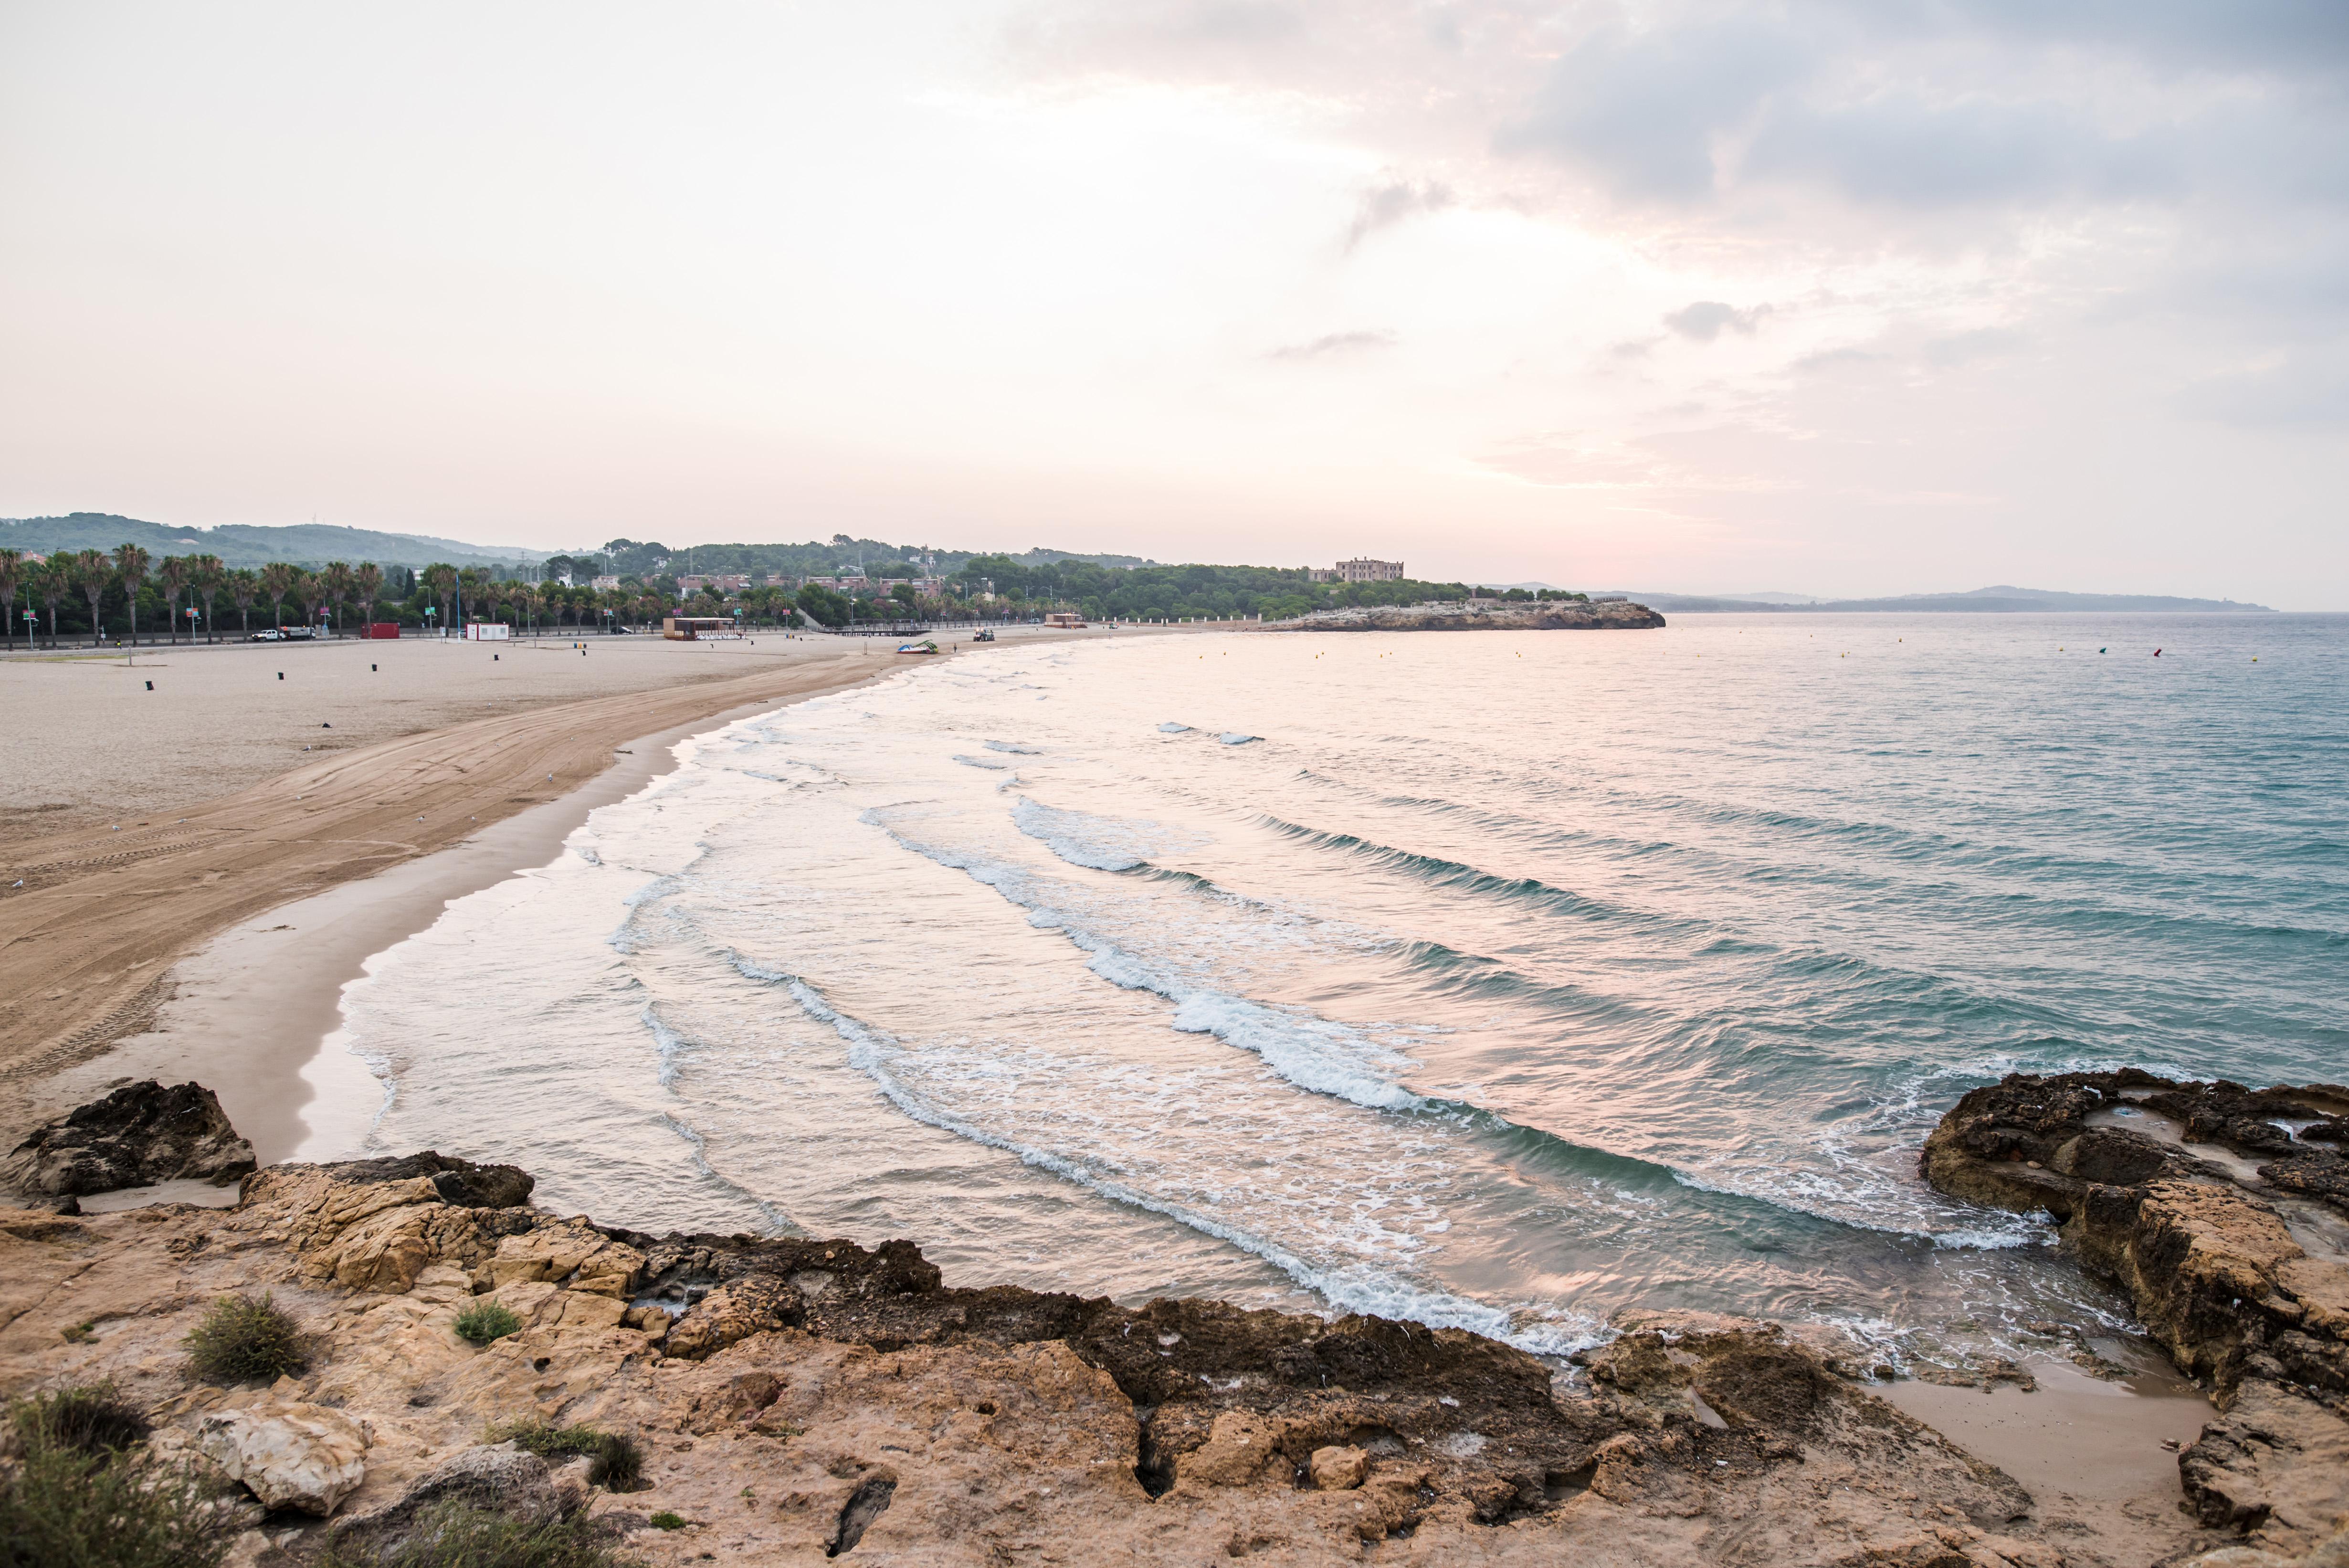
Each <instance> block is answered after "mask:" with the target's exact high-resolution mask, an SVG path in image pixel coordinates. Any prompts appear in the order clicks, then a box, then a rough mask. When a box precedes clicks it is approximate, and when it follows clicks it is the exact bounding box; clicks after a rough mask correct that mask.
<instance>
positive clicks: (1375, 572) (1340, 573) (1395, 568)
mask: <svg viewBox="0 0 2349 1568" xmlns="http://www.w3.org/2000/svg"><path fill="white" fill-rule="evenodd" d="M1333 570H1334V573H1335V575H1336V577H1337V579H1338V581H1339V582H1340V583H1396V582H1400V581H1402V562H1400V561H1372V560H1371V559H1370V558H1369V557H1368V556H1359V555H1358V556H1356V557H1355V558H1354V559H1353V560H1351V561H1340V562H1338V564H1337V566H1336V567H1335V568H1334V569H1333Z"/></svg>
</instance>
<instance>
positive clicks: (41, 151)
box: [0, 0, 2349, 609]
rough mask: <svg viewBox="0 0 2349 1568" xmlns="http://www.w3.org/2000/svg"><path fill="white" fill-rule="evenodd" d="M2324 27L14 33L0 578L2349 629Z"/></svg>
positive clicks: (1094, 9)
mask: <svg viewBox="0 0 2349 1568" xmlns="http://www.w3.org/2000/svg"><path fill="white" fill-rule="evenodd" d="M2344 481H2349V5H2343V4H2341V3H2340V0H2308V3H2302V0H2227V3H2225V4H2216V3H2213V0H1786V3H1780V4H1706V3H1698V0H1632V3H1617V0H1590V3H1584V0H1568V3H1537V0H1522V3H1521V0H1458V3H1433V0H1431V3H1425V4H1407V3H1392V4H1387V3H1371V0H1312V3H1309V4H1306V3H1295V0H1104V3H1092V0H967V3H963V4H953V5H942V4H926V3H922V0H860V3H859V4H857V5H838V4H727V3H718V0H710V3H694V4H682V5H665V6H652V5H626V6H621V5H599V4H595V3H593V0H564V4H560V5H552V4H549V5H538V4H528V3H510V4H501V5H488V6H485V5H479V4H468V5H442V4H435V3H432V0H410V3H409V4H405V5H398V6H373V7H360V6H341V5H315V4H306V5H290V4H289V5H269V4H240V3H237V0H217V3H213V4H208V5H202V6H191V5H181V4H152V5H140V4H111V3H109V0H58V3H47V4H28V3H26V0H0V515H8V516H33V515H45V514H50V513H56V512H62V511H117V512H123V513H127V514H129V515H132V516H138V517H143V518H149V519H151V520H154V521H161V522H169V523H176V524H181V525H187V524H195V525H211V524H216V523H222V522H251V523H287V522H305V521H310V520H311V519H313V518H314V517H315V518H316V520H317V521H325V522H339V523H347V524H351V525H354V526H358V527H365V528H381V529H389V530H394V531H414V532H422V533H432V534H439V535H444V536H450V537H456V538H461V539H468V540H473V541H478V542H484V543H501V544H504V543H511V544H520V545H524V546H529V547H533V548H539V549H545V550H550V551H551V550H557V549H567V548H572V547H575V546H585V545H594V544H598V543H601V542H604V541H605V540H607V539H610V538H613V537H616V536H622V535H625V536H627V537H630V538H636V539H647V538H653V539H659V540H662V541H665V542H668V543H671V544H684V543H688V542H709V541H741V542H765V541H799V540H805V539H811V538H824V537H829V536H831V535H832V534H833V533H835V532H848V533H851V534H855V535H859V536H871V537H878V538H882V539H888V540H897V541H903V542H908V543H921V542H927V543H930V544H934V545H936V546H940V547H944V548H959V549H969V548H1008V549H1012V550H1020V549H1025V548H1028V547H1029V546H1031V545H1049V546H1051V547H1055V548H1059V549H1065V550H1075V551H1114V552H1133V553H1136V554H1143V555H1148V556H1152V557H1154V558H1157V559H1160V560H1171V561H1199V560H1204V561H1222V562H1262V563H1269V564H1301V563H1306V562H1317V563H1318V562H1328V561H1330V560H1332V559H1335V558H1337V557H1340V556H1345V555H1354V554H1364V555H1373V556H1380V557H1383V558H1388V559H1400V560H1402V561H1403V562H1405V563H1406V565H1407V566H1408V567H1409V569H1410V570H1411V572H1412V573H1413V575H1414V576H1427V577H1431V578H1437V579H1448V578H1471V579H1481V580H1485V581H1520V580H1531V581H1544V582H1549V583H1557V584H1560V585H1566V586H1582V587H1645V588H1653V589H1674V590H1679V591H1682V592H1714V593H1735V592H1746V591H1768V590H1779V591H1791V592H1801V593H1822V594H1872V593H1909V592H1927V591H1934V590H1950V589H1964V588H1971V587H1976V586H1981V585H1983V584H1985V583H2021V584H2024V585H2029V586H2038V587H2054V588H2069V589H2075V590H2085V591H2109V592H2139V593H2187V594H2195V595H2205V596H2227V597H2233V598H2237V599H2244V600H2254V601H2258V602H2261V603H2269V604H2274V605H2277V606H2279V607H2284V608H2300V609H2349V518H2345V517H2344V503H2343V498H2344V494H2349V483H2344Z"/></svg>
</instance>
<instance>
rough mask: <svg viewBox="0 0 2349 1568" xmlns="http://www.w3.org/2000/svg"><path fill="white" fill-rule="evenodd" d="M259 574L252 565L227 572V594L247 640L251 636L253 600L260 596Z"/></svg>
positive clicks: (250, 638)
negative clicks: (234, 606)
mask: <svg viewBox="0 0 2349 1568" xmlns="http://www.w3.org/2000/svg"><path fill="white" fill-rule="evenodd" d="M261 592H262V590H261V574H260V573H257V572H255V571H254V569H253V568H252V567H250V566H240V567H238V568H237V569H236V570H235V571H233V572H232V573H229V574H228V596H229V599H230V600H231V602H232V603H234V604H235V605H236V619H237V624H238V625H239V626H240V627H242V628H243V632H244V635H245V639H246V640H247V641H248V642H249V641H251V640H252V637H253V602H254V600H255V599H258V598H260V597H261Z"/></svg>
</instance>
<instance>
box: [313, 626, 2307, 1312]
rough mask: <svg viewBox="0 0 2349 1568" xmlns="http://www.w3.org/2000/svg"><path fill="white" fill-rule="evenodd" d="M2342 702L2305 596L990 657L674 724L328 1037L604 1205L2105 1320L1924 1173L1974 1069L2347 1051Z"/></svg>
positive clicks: (1164, 1268)
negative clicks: (2181, 605) (497, 1038)
mask: <svg viewBox="0 0 2349 1568" xmlns="http://www.w3.org/2000/svg"><path fill="white" fill-rule="evenodd" d="M2157 647H2158V648H2159V649H2160V650H2161V652H2160V655H2159V656H2158V658H2157V657H2156V656H2154V650H2155V649H2156V648H2157ZM2099 649H2102V650H2105V651H2102V652H2099V651H2098V650H2099ZM2344 690H2349V617H2323V616H2258V617H2251V616H2243V617H2177V616H2109V617H2089V616H2051V617H2020V616H1988V615H1986V616H1948V615H1943V616H1919V617H1912V618H1902V617H1891V616H1844V615H1837V616H1825V615H1775V616H1753V617H1744V616H1736V617H1733V616H1688V617H1682V618H1680V619H1679V620H1677V621H1676V622H1675V624H1673V625H1671V627H1669V628H1667V629H1666V630H1663V631H1661V632H1650V633H1606V634H1568V633H1548V634H1541V633H1533V634H1417V635H1413V634H1347V635H1324V636H1309V635H1281V634H1213V635H1198V636H1179V637H1126V636H1112V635H1104V636H1103V637H1102V638H1101V639H1100V640H1099V641H1098V642H1095V643H1093V644H1089V645H1067V644H1063V645H1050V646H1038V647H1030V648H1012V647H1006V648H999V649H998V650H995V651H992V652H988V653H985V654H977V655H968V656H957V657H956V658H954V659H952V660H948V661H945V662H943V663H941V664H939V665H931V666H926V667H924V668H922V669H920V670H916V671H909V672H908V673H907V674H905V676H900V677H898V678H896V679H895V680H893V681H892V682H890V683H888V684H886V685H885V686H881V687H878V688H870V689H867V690H864V691H861V692H856V693H851V694H845V695H843V696H839V697H835V698H830V699H825V700H823V701H820V702H816V703H811V704H807V705H803V706H802V707H794V708H791V709H787V710H784V711H783V712H781V713H780V714H777V715H772V716H770V717H766V718H763V719H759V720H754V721H750V722H748V723H745V724H741V725H737V726H733V727H730V728H728V729H726V730H724V731H721V732H719V733H717V734H714V735H712V736H709V737H706V738H703V739H701V740H700V741H698V742H695V743H692V744H691V745H690V746H688V748H687V755H686V757H685V759H684V761H683V764H682V766H681V767H680V768H679V769H678V771H677V772H676V773H674V774H672V775H670V776H668V777H667V778H665V779H662V780H660V781H658V782H657V783H656V784H655V785H654V786H652V787H651V788H650V789H647V791H646V792H645V793H643V794H641V795H639V796H638V797H636V798H635V799H632V800H630V801H627V802H624V803H622V804H620V805H617V806H614V807H610V808H606V809H605V810H602V811H599V812H598V813H596V815H595V819H594V820H593V821H591V823H590V824H589V825H588V827H587V828H585V829H584V830H582V831H581V832H580V833H579V834H578V835H576V836H575V837H574V840H573V841H572V844H571V846H570V848H569V849H568V851H566V853H565V855H564V858H563V859H562V860H560V861H557V862H556V863H555V864H554V865H552V866H549V867H546V868H543V870H541V871H538V872H533V873H531V874H529V875H527V876H524V877H522V878H518V879H516V880H515V881H514V882H510V883H507V884H505V885H503V886H502V887H501V888H497V889H492V890H491V891H490V892H486V893H483V894H481V895H477V896H476V897H475V898H474V899H471V900H466V901H461V902H460V903H458V904H457V905H454V906H452V907H451V909H450V912H449V913H448V915H447V916H445V917H444V918H443V920H442V921H441V922H440V924H438V925H437V926H436V927H435V928H434V929H433V930H432V931H430V932H428V933H426V934H423V935H421V936H419V937H418V938H416V939H414V940H412V941H411V942H409V943H406V944H401V945H400V946H399V947H398V948H395V949H393V950H391V951H390V952H388V953H387V954H381V955H379V956H378V959H377V960H376V961H375V962H374V963H373V965H371V969H372V970H373V975H372V977H371V978H370V979H369V980H368V981H367V982H366V983H364V984H362V985H359V986H357V987H355V988H354V990H353V991H352V993H351V994H350V995H349V996H348V998H347V1016H348V1019H349V1021H350V1025H351V1032H352V1036H353V1038H354V1039H355V1041H356V1043H357V1048H359V1049H360V1050H361V1051H362V1053H363V1054H365V1055H366V1056H367V1057H368V1058H369V1060H370V1061H371V1062H372V1063H373V1064H374V1065H375V1066H376V1067H377V1068H378V1071H379V1072H381V1073H382V1074H383V1075H384V1076H385V1078H387V1080H388V1084H389V1085H390V1087H391V1090H392V1096H391V1103H390V1108H389V1109H388V1111H387V1114H386V1116H385V1119H384V1120H383V1122H382V1124H381V1126H380V1127H379V1129H378V1134H377V1138H378V1143H379V1144H381V1145H383V1146H387V1147H388V1146H397V1147H400V1148H406V1147H410V1146H419V1145H422V1144H425V1143H431V1144H434V1145H436V1146H437V1147H440V1148H441V1149H443V1150H451V1149H459V1148H461V1149H464V1150H466V1151H468V1152H495V1153H497V1154H498V1155H500V1157H504V1158H515V1159H520V1160H523V1161H524V1162H525V1163H528V1164H530V1165H531V1166H532V1168H533V1170H536V1171H539V1172H540V1173H541V1175H542V1177H543V1181H545V1187H544V1188H543V1191H544V1192H545V1193H546V1194H547V1195H549V1196H550V1197H551V1198H552V1199H554V1201H556V1202H559V1203H562V1204H564V1205H567V1206H574V1207H576V1208H580V1209H584V1210H587V1211H590V1212H595V1213H596V1214H597V1215H598V1216H599V1217H604V1218H608V1219H614V1220H626V1221H629V1222H636V1223H642V1224H647V1225H661V1224H669V1223H688V1222H689V1223H694V1224H697V1225H700V1226H710V1225H719V1226H724V1227H729V1228H745V1229H750V1228H761V1227H781V1228H799V1229H806V1230H811V1231H817V1232H821V1233H826V1234H833V1233H844V1234H850V1235H854V1236H857V1237H858V1238H860V1239H864V1240H867V1241H871V1240H878V1239H880V1238H882V1237H884V1236H886V1235H900V1234H902V1235H909V1236H912V1237H914V1238H915V1239H916V1240H918V1241H920V1242H922V1243H924V1245H925V1246H926V1249H927V1250H928V1251H929V1252H930V1253H931V1255H933V1256H934V1257H936V1258H937V1259H938V1260H939V1261H940V1262H941V1263H942V1264H945V1265H946V1266H947V1268H948V1270H949V1273H950V1275H951V1276H953V1277H957V1278H961V1279H965V1280H971V1281H978V1280H982V1279H988V1280H993V1279H1003V1280H1016V1281H1019V1282H1021V1283H1028V1284H1042V1285H1051V1286H1056V1287H1059V1288H1074V1289H1083V1290H1087V1291H1107V1292H1113V1293H1116V1294H1121V1295H1127V1296H1137V1295H1152V1294H1161V1293H1166V1292H1212V1293H1214V1294H1217V1295H1227V1296H1234V1297H1237V1298H1241V1299H1247V1300H1263V1301H1268V1302H1278V1303H1280V1304H1283V1305H1306V1306H1312V1307H1317V1308H1319V1309H1322V1310H1340V1309H1361V1310H1374V1311H1381V1312H1386V1313H1390V1314H1394V1315H1410V1316H1415V1317H1419V1318H1422V1319H1423V1320H1426V1321H1430V1322H1445V1323H1457V1324H1461V1325H1464V1326H1472V1327H1476V1328H1480V1329H1483V1330H1485V1331H1487V1332H1493V1333H1498V1334H1503V1335H1506V1336H1509V1337H1511V1338H1513V1339H1515V1340H1516V1341H1517V1342H1519V1343H1522V1344H1526V1345H1527V1346H1530V1347H1533V1348H1537V1349H1542V1350H1551V1351H1555V1350H1560V1349H1565V1348H1568V1347H1570V1346H1573V1345H1575V1344H1578V1343H1584V1342H1587V1341H1588V1339H1589V1338H1591V1337H1592V1336H1595V1335H1597V1334H1599V1333H1600V1332H1603V1324H1604V1320H1605V1318H1606V1316H1607V1315H1608V1314H1609V1313H1610V1312H1612V1311H1614V1310H1616V1309H1618V1308H1620V1307H1624V1306H1630V1305H1642V1306H1664V1305H1680V1306H1700V1307H1708V1308H1717V1309H1723V1310H1731V1311H1740V1312H1750V1313H1759V1314H1765V1315H1778V1316H1784V1317H1789V1318H1793V1319H1797V1320H1803V1321H1808V1322H1813V1323H1821V1324H1830V1325H1836V1326H1840V1327H1842V1328H1844V1329H1845V1330H1847V1331H1848V1332H1850V1333H1851V1334H1853V1335H1855V1336H1858V1337H1860V1338H1861V1339H1863V1340H1866V1341H1867V1342H1868V1344H1869V1345H1870V1346H1872V1347H1874V1348H1875V1349H1876V1350H1877V1351H1878V1353H1880V1354H1885V1355H1889V1356H1892V1357H1895V1358H1899V1357H1904V1356H1938V1357H1946V1356H1949V1355H1951V1354H1954V1353H1956V1352H1958V1351H1961V1350H1966V1349H1973V1350H1990V1349H2006V1348H2011V1347H2012V1341H2011V1339H2010V1336H2011V1335H2012V1334H2013V1332H2014V1330H2015V1329H2016V1327H2017V1326H2019V1325H2021V1324H2023V1323H2026V1322H2031V1321H2033V1320H2037V1319H2042V1318H2055V1319H2058V1320H2061V1321H2065V1322H2069V1323H2074V1324H2077V1325H2080V1326H2084V1327H2087V1328H2092V1329H2111V1328H2118V1327H2123V1326H2126V1319H2125V1315H2124V1313H2123V1309H2122V1307H2121V1305H2120V1304H2119V1303H2118V1302H2116V1300H2114V1299H2113V1298H2111V1297H2110V1296H2109V1295H2106V1293H2105V1292H2103V1291H2102V1290H2100V1289H2099V1288H2097V1287H2095V1286H2094V1285H2092V1284H2088V1283H2087V1282H2085V1281H2083V1280H2082V1279H2080V1278H2079V1277H2078V1276H2077V1274H2076V1272H2075V1270H2073V1269H2072V1268H2071V1267H2070V1265H2069V1264H2065V1263H2064V1262H2063V1261H2062V1260H2061V1259H2059V1258H2057V1257H2056V1256H2055V1255H2054V1253H2053V1250H2052V1247H2051V1246H2050V1237H2049V1235H2048V1233H2047V1232H2046V1231H2045V1230H2044V1227H2042V1226H2040V1225H2039V1224H2037V1223H2035V1222H2029V1221H2025V1220H2023V1219H2020V1218H2017V1217H2015V1216H2011V1215H2006V1214H2001V1213H1992V1212H1983V1211H1980V1210H1976V1209H1973V1208H1971V1207H1970V1206H1968V1205H1964V1204H1961V1203H1957V1202H1952V1201H1951V1200H1947V1199H1944V1198H1941V1197H1940V1196H1939V1195H1937V1194H1935V1193H1933V1192H1931V1191H1929V1190H1928V1189H1926V1188H1925V1187H1924V1186H1923V1185H1922V1184H1921V1183H1920V1181H1918V1180H1917V1178H1916V1175H1915V1161H1916V1151H1917V1149H1918V1146H1919V1145H1920V1143H1921V1141H1922V1140H1923V1137H1924V1134H1925V1133H1926V1131H1927V1130H1930V1127H1931V1126H1932V1124H1933V1122H1934V1120H1935V1119H1937V1118H1938V1117H1939V1116H1940V1112H1941V1111H1942V1110H1944V1109H1947V1107H1948V1106H1949V1105H1950V1104H1951V1102H1953V1101H1954V1100H1955V1099H1956V1098H1957V1097H1958V1096H1959V1095H1960V1094H1961V1093H1962V1092H1963V1091H1964V1090H1965V1089H1966V1088H1970V1087H1971V1086H1973V1085H1974V1084H1977V1083H1980V1082H1982V1081H1984V1080H1985V1079H1988V1078H1993V1077H1995V1076H1997V1075H1998V1074H2000V1073H2002V1072H2005V1071H2009V1070H2013V1069H2015V1068H2031V1069H2047V1068H2075V1067H2102V1066H2117V1065H2121V1064H2124V1063H2136V1064H2139V1065H2145V1066H2148V1067H2152V1068H2156V1069H2157V1070H2161V1071H2166V1072H2170V1073H2175V1074H2180V1075H2189V1076H2199V1077H2212V1076H2223V1077H2229V1078H2238V1079H2242V1080H2246V1081H2255V1082H2256V1081H2268V1080H2281V1079H2300V1080H2305V1079H2309V1078H2320V1079H2324V1078H2329V1079H2333V1080H2338V1079H2339V1078H2342V1077H2343V1076H2344V1075H2343V1069H2342V1063H2343V1062H2344V1061H2349V1012H2344V1000H2349V702H2344V698H2343V696H2342V694H2343V693H2344ZM508 1026H511V1027H512V1028H513V1029H515V1030H519V1031H525V1032H527V1033H529V1034H530V1035H531V1037H533V1039H537V1040H540V1041H543V1044H541V1045H540V1046H538V1047H536V1048H534V1049H533V1050H532V1051H530V1052H528V1053H524V1054H522V1055H521V1056H519V1057H509V1056H504V1055H485V1054H483V1053H480V1052H472V1051H468V1050H466V1049H463V1048H461V1046H460V1042H461V1041H462V1040H464V1039H467V1038H472V1037H478V1036H479V1035H480V1034H481V1031H483V1030H484V1029H488V1030H491V1031H492V1032H495V1031H497V1030H499V1029H501V1028H504V1027H508ZM459 1031H461V1032H459Z"/></svg>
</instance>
